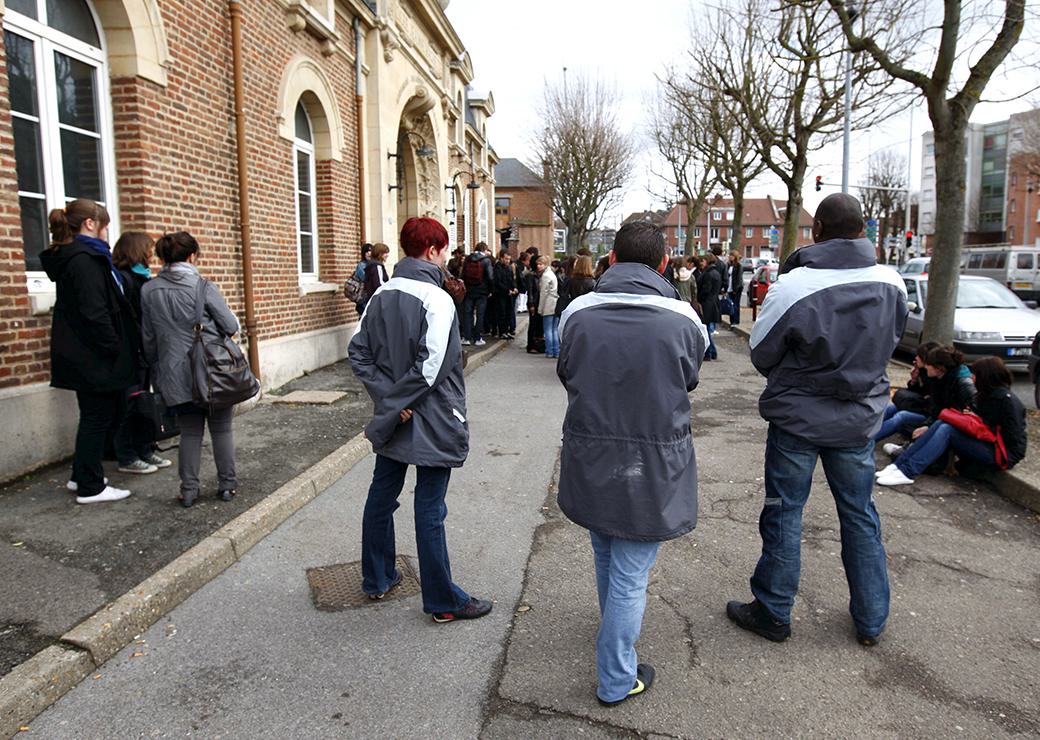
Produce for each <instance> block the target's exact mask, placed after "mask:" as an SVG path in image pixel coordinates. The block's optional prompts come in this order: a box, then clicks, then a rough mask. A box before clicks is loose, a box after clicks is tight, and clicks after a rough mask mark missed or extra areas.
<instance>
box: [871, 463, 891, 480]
mask: <svg viewBox="0 0 1040 740" xmlns="http://www.w3.org/2000/svg"><path fill="white" fill-rule="evenodd" d="M895 469H896V464H895V463H890V464H889V465H888V467H885V468H882V469H881V470H878V471H877V472H875V473H874V477H875V478H877V477H878V476H881V475H884V474H885V473H891V472H892V471H893V470H895Z"/></svg>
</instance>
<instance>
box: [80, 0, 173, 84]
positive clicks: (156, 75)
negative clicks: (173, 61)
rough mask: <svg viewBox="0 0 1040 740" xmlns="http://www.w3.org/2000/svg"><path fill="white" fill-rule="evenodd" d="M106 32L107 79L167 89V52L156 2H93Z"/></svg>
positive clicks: (133, 0)
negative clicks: (136, 79)
mask: <svg viewBox="0 0 1040 740" xmlns="http://www.w3.org/2000/svg"><path fill="white" fill-rule="evenodd" d="M94 9H95V10H96V11H97V15H98V18H99V19H100V21H101V27H102V28H103V29H104V32H105V42H106V45H107V50H108V71H109V76H110V77H113V78H119V77H143V78H144V79H146V80H148V81H150V82H154V83H156V84H157V85H161V86H162V87H166V65H167V64H168V63H169V60H170V49H169V46H168V45H167V41H166V30H165V27H164V26H163V18H162V13H161V12H160V11H159V2H158V0H94Z"/></svg>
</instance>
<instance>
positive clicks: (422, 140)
mask: <svg viewBox="0 0 1040 740" xmlns="http://www.w3.org/2000/svg"><path fill="white" fill-rule="evenodd" d="M426 97H427V96H424V95H417V96H415V97H413V98H412V99H411V100H409V101H408V104H407V105H405V108H404V111H403V113H402V114H401V120H400V123H399V124H398V128H397V149H396V152H395V162H396V170H397V172H396V178H395V179H396V182H397V186H398V187H397V228H398V229H400V228H401V227H402V226H403V225H404V222H405V221H407V220H408V219H410V218H413V217H415V216H429V217H431V218H436V219H438V220H440V219H441V218H442V217H443V212H442V209H443V203H442V198H441V185H440V162H439V157H438V153H437V139H436V133H435V131H434V128H433V123H432V122H431V121H430V116H429V110H430V109H431V108H432V106H428V105H427V102H428V101H427V100H426ZM398 250H399V252H400V246H398ZM400 257H403V254H400V253H399V254H398V258H400Z"/></svg>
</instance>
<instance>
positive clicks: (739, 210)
mask: <svg viewBox="0 0 1040 740" xmlns="http://www.w3.org/2000/svg"><path fill="white" fill-rule="evenodd" d="M743 230H744V188H743V186H740V187H738V188H737V189H736V190H734V191H733V233H732V234H731V235H730V238H729V249H730V251H731V252H736V253H737V256H738V257H742V256H743V255H742V254H741V252H740V244H741V240H742V239H743V238H744V234H743V233H742V232H743Z"/></svg>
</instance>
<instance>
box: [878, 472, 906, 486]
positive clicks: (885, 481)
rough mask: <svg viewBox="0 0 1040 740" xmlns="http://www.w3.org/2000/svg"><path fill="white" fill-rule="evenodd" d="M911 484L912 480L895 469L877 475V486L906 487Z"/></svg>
mask: <svg viewBox="0 0 1040 740" xmlns="http://www.w3.org/2000/svg"><path fill="white" fill-rule="evenodd" d="M913 482H914V479H913V478H907V477H906V475H904V474H903V471H902V470H900V469H899V468H896V469H895V470H886V471H885V472H884V473H882V474H881V475H879V476H878V479H877V483H878V485H879V486H908V485H910V484H911V483H913Z"/></svg>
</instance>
